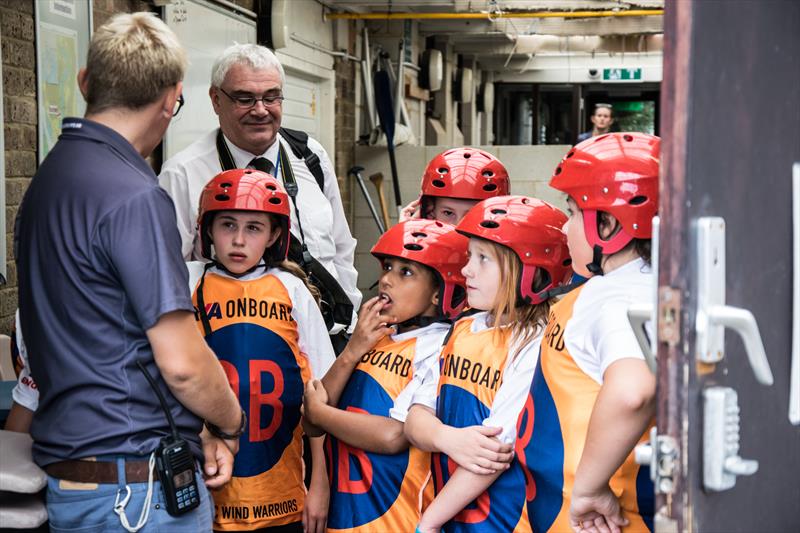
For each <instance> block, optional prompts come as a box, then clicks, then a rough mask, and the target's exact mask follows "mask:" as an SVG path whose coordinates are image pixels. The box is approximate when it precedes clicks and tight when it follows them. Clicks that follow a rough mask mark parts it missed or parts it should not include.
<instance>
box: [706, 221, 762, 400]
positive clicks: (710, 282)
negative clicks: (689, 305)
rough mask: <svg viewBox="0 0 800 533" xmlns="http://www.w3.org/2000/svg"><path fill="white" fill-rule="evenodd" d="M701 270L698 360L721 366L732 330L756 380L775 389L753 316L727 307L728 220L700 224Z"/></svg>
mask: <svg viewBox="0 0 800 533" xmlns="http://www.w3.org/2000/svg"><path fill="white" fill-rule="evenodd" d="M697 267H698V270H697V317H696V321H695V330H696V332H697V339H696V345H697V346H696V348H697V353H696V355H697V360H698V361H700V362H703V363H718V362H720V361H721V360H722V358H723V357H724V355H725V328H730V329H733V330H735V331H736V333H738V334H739V335H740V336H741V337H742V340H743V341H744V347H745V351H746V352H747V358H748V360H749V361H750V366H751V367H752V369H753V373H754V374H755V376H756V380H757V381H758V382H759V383H761V384H763V385H772V382H773V378H772V370H770V367H769V360H768V359H767V354H766V351H765V350H764V343H763V342H762V341H761V334H760V333H759V331H758V325H757V324H756V319H755V317H754V316H753V313H751V312H750V311H748V310H747V309H741V308H738V307H733V306H730V305H725V220H724V219H722V218H720V217H701V218H699V219H698V220H697Z"/></svg>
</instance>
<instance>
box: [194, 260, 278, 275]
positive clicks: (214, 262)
mask: <svg viewBox="0 0 800 533" xmlns="http://www.w3.org/2000/svg"><path fill="white" fill-rule="evenodd" d="M209 264H211V265H214V266H215V267H216V268H218V269H220V270H222V271H223V272H225V273H226V274H228V275H229V276H231V277H233V278H242V277H244V276H246V275H248V274H250V273H252V272H255V271H256V269H257V268H259V267H263V268H264V270H266V269H267V268H269V266H268V265H267V263H266V262H265V261H263V260H262V261H259V262H258V263H256V264H255V265H254V266H252V267H251V268H249V269H248V270H246V271H245V272H242V273H241V274H236V273H234V272H231V271H230V270H228V269H227V268H225V265H223V264H222V263H221V262H220V261H219V260H217V258H216V257H215V258H214V259H212V260H211V263H209Z"/></svg>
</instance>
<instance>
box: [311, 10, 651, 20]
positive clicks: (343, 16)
mask: <svg viewBox="0 0 800 533" xmlns="http://www.w3.org/2000/svg"><path fill="white" fill-rule="evenodd" d="M663 14H664V10H663V9H630V10H627V11H613V10H612V11H507V12H501V13H326V14H325V18H326V19H327V20H496V19H536V18H601V17H652V16H661V15H663Z"/></svg>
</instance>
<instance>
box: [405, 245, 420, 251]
mask: <svg viewBox="0 0 800 533" xmlns="http://www.w3.org/2000/svg"><path fill="white" fill-rule="evenodd" d="M403 248H405V249H406V250H411V251H414V252H419V251H420V250H422V245H420V244H416V243H408V244H405V245H403Z"/></svg>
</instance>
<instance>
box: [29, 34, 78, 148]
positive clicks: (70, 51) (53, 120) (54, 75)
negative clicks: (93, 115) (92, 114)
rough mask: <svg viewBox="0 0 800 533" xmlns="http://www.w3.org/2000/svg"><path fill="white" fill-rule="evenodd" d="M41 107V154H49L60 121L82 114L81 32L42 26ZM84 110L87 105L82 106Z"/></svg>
mask: <svg viewBox="0 0 800 533" xmlns="http://www.w3.org/2000/svg"><path fill="white" fill-rule="evenodd" d="M39 49H40V53H41V54H42V59H43V61H42V63H41V65H40V67H39V68H40V72H41V77H40V87H41V92H40V93H39V98H40V106H41V109H42V110H43V111H44V113H43V115H44V116H43V117H42V118H43V119H44V120H43V121H42V122H41V126H40V127H41V128H42V132H41V145H40V150H41V152H42V153H45V154H46V153H48V152H49V151H50V148H52V147H53V145H54V144H55V143H56V141H57V140H58V136H59V134H60V133H61V120H62V119H63V118H64V117H74V116H79V115H81V114H83V112H82V110H81V109H79V102H80V103H83V99H82V98H81V97H80V96H79V94H78V87H77V84H76V82H75V77H76V74H77V72H78V33H77V32H76V31H73V30H69V29H67V28H63V27H59V26H55V25H53V24H47V23H44V22H43V23H41V24H40V25H39ZM80 107H84V106H80Z"/></svg>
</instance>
